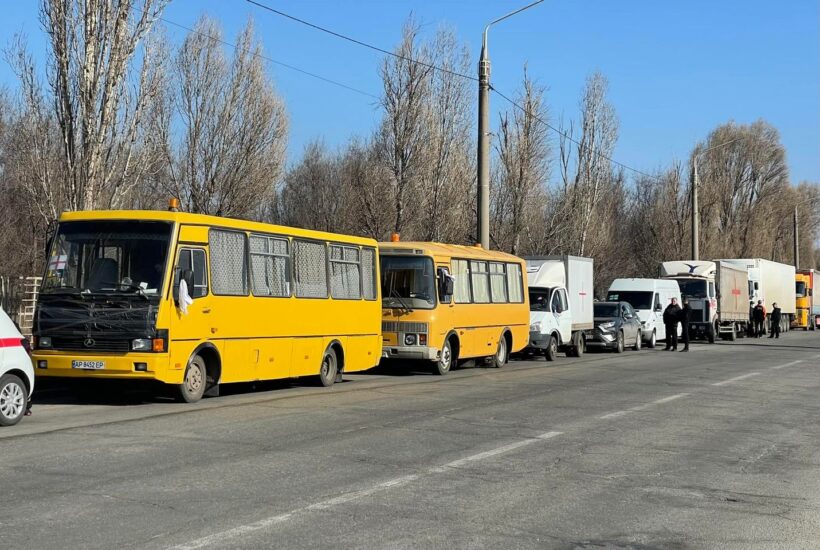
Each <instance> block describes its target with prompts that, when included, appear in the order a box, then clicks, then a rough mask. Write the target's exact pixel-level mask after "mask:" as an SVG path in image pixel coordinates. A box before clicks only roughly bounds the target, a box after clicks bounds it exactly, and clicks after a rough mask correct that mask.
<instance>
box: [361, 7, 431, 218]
mask: <svg viewBox="0 0 820 550" xmlns="http://www.w3.org/2000/svg"><path fill="white" fill-rule="evenodd" d="M418 36H419V26H418V25H417V24H416V23H415V22H414V21H413V20H409V21H408V22H407V23H406V24H405V26H404V28H403V30H402V41H401V43H400V44H399V46H398V47H397V48H396V50H395V51H396V54H398V56H399V57H388V58H386V59H385V60H384V62H383V64H382V67H381V77H382V84H383V87H384V91H383V94H382V100H381V103H382V108H383V109H384V115H383V118H382V122H381V125H380V127H379V130H378V132H377V134H376V138H375V140H374V145H375V147H376V151H377V154H378V159H379V161H380V163H381V164H382V165H383V166H384V167H385V168H386V170H387V171H388V173H389V177H390V187H391V193H390V196H389V200H390V202H391V203H392V204H391V205H389V206H387V205H386V207H392V208H393V209H394V223H393V227H392V230H393V231H396V232H397V233H400V232H401V231H402V230H403V229H404V228H405V225H406V224H407V223H408V220H412V219H413V218H415V214H416V212H415V210H416V208H415V207H417V206H418V204H419V197H420V193H419V184H418V180H419V177H420V174H421V172H422V168H423V157H422V155H421V151H422V149H423V148H424V146H425V143H426V141H427V139H428V135H429V128H428V125H427V122H428V119H427V116H426V115H427V113H426V108H427V101H428V97H429V94H430V89H431V77H432V72H433V69H431V67H430V64H429V59H430V54H429V50H428V48H427V47H425V46H423V45H420V44H419V40H418ZM415 61H422V62H423V63H417V62H415Z"/></svg>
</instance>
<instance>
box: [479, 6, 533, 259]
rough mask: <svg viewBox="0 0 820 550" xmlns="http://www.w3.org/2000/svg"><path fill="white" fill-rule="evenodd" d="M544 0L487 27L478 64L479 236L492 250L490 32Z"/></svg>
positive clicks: (485, 246) (484, 245)
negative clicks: (500, 23)
mask: <svg viewBox="0 0 820 550" xmlns="http://www.w3.org/2000/svg"><path fill="white" fill-rule="evenodd" d="M543 1H544V0H537V1H536V2H533V3H532V4H528V5H526V6H524V7H523V8H519V9H517V10H515V11H512V12H510V13H508V14H506V15H503V16H501V17H499V18H498V19H495V20H493V21H490V23H489V24H488V25H487V26H486V27H484V34H483V35H482V36H481V57H480V58H479V61H478V220H477V232H476V233H477V236H478V239H479V242H480V243H481V246H482V248H484V249H486V250H489V249H490V57H489V52H488V50H487V32H488V31H489V30H490V27H491V26H492V25H494V24H496V23H498V22H499V21H503V20H504V19H507V18H508V17H512V16H513V15H515V14H516V13H520V12H522V11H524V10H526V9H529V8H531V7H533V6H535V5H536V4H540V3H541V2H543Z"/></svg>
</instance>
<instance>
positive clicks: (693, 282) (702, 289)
mask: <svg viewBox="0 0 820 550" xmlns="http://www.w3.org/2000/svg"><path fill="white" fill-rule="evenodd" d="M678 284H679V285H680V293H681V296H683V297H684V298H706V281H704V280H702V279H678Z"/></svg>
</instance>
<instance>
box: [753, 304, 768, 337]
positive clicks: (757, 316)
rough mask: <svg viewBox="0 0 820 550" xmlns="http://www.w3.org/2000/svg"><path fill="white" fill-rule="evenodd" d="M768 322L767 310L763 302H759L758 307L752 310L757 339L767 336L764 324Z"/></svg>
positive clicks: (754, 331)
mask: <svg viewBox="0 0 820 550" xmlns="http://www.w3.org/2000/svg"><path fill="white" fill-rule="evenodd" d="M765 320H766V308H765V307H763V300H758V301H757V305H756V306H755V307H754V309H752V332H753V333H754V336H755V338H760V337H761V336H763V335H764V334H766V330H765V329H764V327H763V322H764V321H765Z"/></svg>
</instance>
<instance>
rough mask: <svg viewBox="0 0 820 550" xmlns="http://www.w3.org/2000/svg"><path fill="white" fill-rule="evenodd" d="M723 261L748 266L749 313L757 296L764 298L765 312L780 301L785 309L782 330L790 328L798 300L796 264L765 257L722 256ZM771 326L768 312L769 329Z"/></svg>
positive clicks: (783, 309) (768, 311)
mask: <svg viewBox="0 0 820 550" xmlns="http://www.w3.org/2000/svg"><path fill="white" fill-rule="evenodd" d="M719 261H721V262H726V263H730V264H732V265H736V266H740V267H744V268H746V270H747V271H748V272H749V295H750V300H749V314H750V315H751V308H752V307H754V305H755V304H757V302H758V300H762V301H763V305H764V306H766V312H767V313H771V311H772V304H775V303H776V304H777V305H778V306H779V307H780V311H781V313H782V316H781V320H780V325H781V326H780V330H781V331H782V332H785V331H787V330H789V326H790V325H791V322H792V320H793V319H794V316H795V312H796V310H797V308H796V301H795V283H794V281H795V271H796V270H795V269H794V266H793V265H789V264H781V263H779V262H773V261H771V260H764V259H763V258H745V259H722V260H719ZM768 329H769V319H768V315H767V317H766V330H767V331H768Z"/></svg>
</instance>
